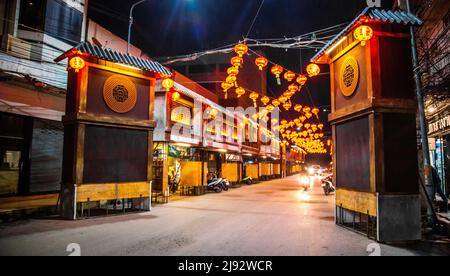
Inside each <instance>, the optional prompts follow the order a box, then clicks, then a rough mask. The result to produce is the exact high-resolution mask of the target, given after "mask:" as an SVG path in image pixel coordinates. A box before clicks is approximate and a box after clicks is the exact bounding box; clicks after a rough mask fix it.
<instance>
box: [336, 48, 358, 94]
mask: <svg viewBox="0 0 450 276" xmlns="http://www.w3.org/2000/svg"><path fill="white" fill-rule="evenodd" d="M358 83H359V65H358V61H357V60H356V58H354V57H348V58H347V59H346V60H345V61H344V63H343V64H342V66H341V72H340V75H339V84H340V87H341V91H342V94H343V95H344V96H346V97H350V96H352V95H353V94H354V93H355V91H356V87H357V86H358Z"/></svg>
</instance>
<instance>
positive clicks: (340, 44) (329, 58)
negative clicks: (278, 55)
mask: <svg viewBox="0 0 450 276" xmlns="http://www.w3.org/2000/svg"><path fill="white" fill-rule="evenodd" d="M410 24H421V21H420V20H419V19H418V18H417V17H415V16H414V15H412V14H409V13H406V12H400V11H396V12H393V11H384V10H380V9H375V8H368V9H366V10H365V11H364V12H363V13H362V14H361V15H360V16H358V18H356V19H355V21H354V22H352V23H351V24H350V25H349V26H348V27H347V28H346V29H345V30H344V31H343V32H342V33H341V34H340V35H338V36H337V37H336V38H335V39H334V40H333V41H332V42H330V43H329V44H328V45H327V46H325V48H324V49H322V50H321V51H320V52H319V53H318V54H317V55H316V56H315V57H314V58H313V59H312V61H313V62H315V63H319V64H329V65H330V72H331V98H332V113H331V114H330V116H329V120H330V122H331V124H332V129H333V141H334V147H333V163H334V175H335V185H336V188H337V192H336V205H337V206H336V208H337V211H336V220H337V223H338V224H341V225H345V226H349V227H353V228H359V230H362V231H364V232H365V233H366V232H367V234H368V235H369V236H370V237H373V238H376V239H377V240H379V241H385V242H389V241H407V240H419V239H421V208H420V197H419V183H418V180H419V175H418V153H417V134H416V107H417V104H416V101H415V94H414V87H413V85H414V82H413V68H412V61H411V45H410V37H409V27H408V25H410Z"/></svg>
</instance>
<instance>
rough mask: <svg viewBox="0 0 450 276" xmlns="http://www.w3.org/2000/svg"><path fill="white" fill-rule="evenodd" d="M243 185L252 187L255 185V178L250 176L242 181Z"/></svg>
mask: <svg viewBox="0 0 450 276" xmlns="http://www.w3.org/2000/svg"><path fill="white" fill-rule="evenodd" d="M241 183H242V184H246V185H252V184H253V178H251V177H250V176H247V177H246V178H244V179H242V180H241Z"/></svg>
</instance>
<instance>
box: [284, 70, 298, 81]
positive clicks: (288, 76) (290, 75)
mask: <svg viewBox="0 0 450 276" xmlns="http://www.w3.org/2000/svg"><path fill="white" fill-rule="evenodd" d="M295 76H296V75H295V73H294V72H291V71H287V72H286V73H284V78H285V79H286V80H287V81H288V82H291V81H293V80H294V79H295Z"/></svg>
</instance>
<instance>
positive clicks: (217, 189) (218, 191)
mask: <svg viewBox="0 0 450 276" xmlns="http://www.w3.org/2000/svg"><path fill="white" fill-rule="evenodd" d="M214 192H216V193H218V194H219V193H221V192H222V188H220V187H216V188H214Z"/></svg>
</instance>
